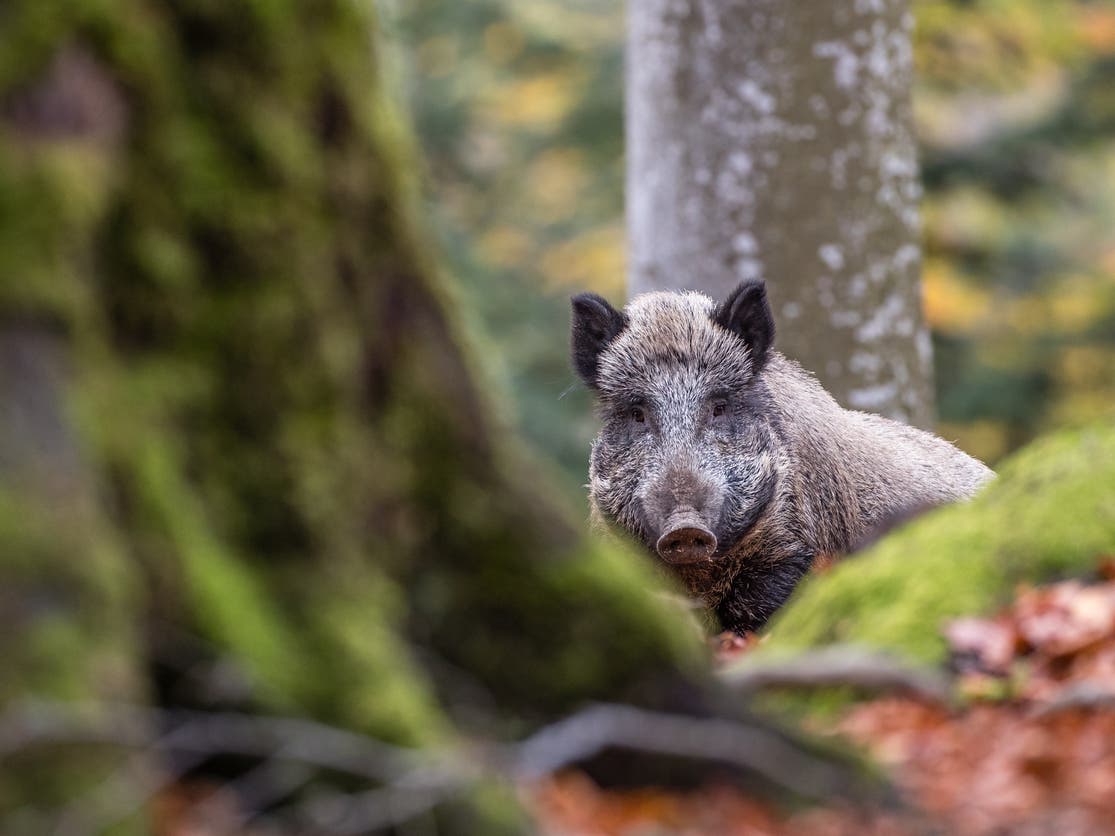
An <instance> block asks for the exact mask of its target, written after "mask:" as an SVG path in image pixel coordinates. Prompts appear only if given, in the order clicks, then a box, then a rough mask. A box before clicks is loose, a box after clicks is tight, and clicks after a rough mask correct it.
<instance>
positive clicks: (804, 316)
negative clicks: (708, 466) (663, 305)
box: [627, 0, 933, 427]
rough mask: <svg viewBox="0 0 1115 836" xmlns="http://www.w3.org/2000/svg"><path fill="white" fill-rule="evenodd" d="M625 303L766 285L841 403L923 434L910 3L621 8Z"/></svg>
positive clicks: (724, 0)
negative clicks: (624, 28)
mask: <svg viewBox="0 0 1115 836" xmlns="http://www.w3.org/2000/svg"><path fill="white" fill-rule="evenodd" d="M628 16H629V24H628V26H629V30H628V31H629V36H628V45H627V46H628V49H627V68H628V69H627V148H628V157H627V205H628V233H629V235H628V237H629V239H630V249H631V254H630V259H629V264H630V267H629V271H628V287H629V289H630V291H631V292H632V293H642V292H644V291H647V290H664V289H676V288H689V289H694V290H701V291H704V292H706V293H708V294H709V295H711V296H714V297H717V298H723V297H724V296H725V295H726V294H727V293H728V292H729V291H730V290H731V289H732V288H734V287H735V286H736V285H737V284H738V283H739V282H740V281H742V280H745V279H752V278H762V279H765V280H766V281H767V282H768V284H769V287H770V296H771V301H772V305H773V307H774V314H775V318H776V319H777V321H778V324H779V334H778V345H779V348H780V349H781V350H782V351H784V352H785V353H786V354H787V355H789V356H790V357H792V358H794V359H796V360H798V361H800V362H801V363H802V365H804V366H805V367H806V368H807V369H809V370H811V371H813V372H815V373H816V374H817V376H818V378H819V379H820V381H821V382H822V383H823V384H824V385H825V387H826V388H827V389H829V391H831V392H832V393H833V394H834V395H835V396H836V398H837V400H839V401H840V403H841V404H843V405H844V406H847V407H851V408H853V409H864V410H868V411H871V412H877V413H880V414H883V415H887V416H890V417H894V418H898V419H900V420H904V421H907V422H909V423H912V424H915V425H917V426H922V427H926V426H929V425H930V424H931V423H932V417H933V403H932V385H931V377H930V375H931V352H930V342H929V331H928V327H927V325H926V324H925V321H924V318H923V316H922V311H921V296H920V278H919V271H920V255H919V253H920V251H919V245H918V237H919V230H918V210H917V202H918V198H919V196H920V186H919V182H918V168H917V160H916V155H915V145H914V135H913V117H912V113H911V109H910V86H911V81H912V76H913V59H912V47H911V43H910V32H911V29H912V27H913V15H912V13H911V11H910V4H909V3H908V2H907V0H879V2H871V3H865V2H860V0H833V1H832V2H825V3H786V2H780V0H702V2H696V0H690V2H680V3H679V2H674V0H646V2H639V3H632V4H631V5H630V7H629V9H628Z"/></svg>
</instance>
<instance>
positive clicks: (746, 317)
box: [712, 279, 774, 374]
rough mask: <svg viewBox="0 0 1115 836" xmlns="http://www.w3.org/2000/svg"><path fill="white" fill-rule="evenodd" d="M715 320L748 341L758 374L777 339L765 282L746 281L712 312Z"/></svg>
mask: <svg viewBox="0 0 1115 836" xmlns="http://www.w3.org/2000/svg"><path fill="white" fill-rule="evenodd" d="M712 321H713V322H715V323H716V324H717V325H719V326H720V327H721V328H724V329H726V330H728V331H731V332H732V333H733V334H735V335H736V336H738V337H740V338H741V339H742V340H743V341H744V342H745V343H747V348H748V350H749V351H750V354H751V368H752V371H754V372H755V373H756V374H758V373H759V371H760V370H761V369H762V368H763V366H764V365H766V362H767V353H768V352H769V351H770V347H771V344H772V343H773V342H774V315H773V314H772V313H771V312H770V302H768V301H767V288H766V285H765V284H763V282H762V281H760V280H758V279H751V280H749V281H746V282H743V283H742V284H741V285H740V286H739V287H737V288H736V289H735V290H733V291H732V292H731V293H730V294H728V298H727V299H725V300H724V304H723V305H721V306H720V307H719V308H717V309H716V310H715V311H714V312H713V314H712Z"/></svg>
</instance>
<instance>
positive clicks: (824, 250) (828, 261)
mask: <svg viewBox="0 0 1115 836" xmlns="http://www.w3.org/2000/svg"><path fill="white" fill-rule="evenodd" d="M817 255H818V256H820V258H821V261H823V262H824V263H825V266H826V267H828V268H829V269H830V270H839V269H840V268H841V267H843V266H844V250H843V249H842V248H841V247H840V245H839V244H822V245H821V247H820V249H818V250H817Z"/></svg>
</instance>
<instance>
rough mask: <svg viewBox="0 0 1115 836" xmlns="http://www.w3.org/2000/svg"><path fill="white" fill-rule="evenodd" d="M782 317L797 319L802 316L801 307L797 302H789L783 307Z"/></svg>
mask: <svg viewBox="0 0 1115 836" xmlns="http://www.w3.org/2000/svg"><path fill="white" fill-rule="evenodd" d="M782 316H783V317H785V318H786V319H797V318H798V317H799V316H801V305H799V304H798V303H797V302H787V303H786V304H785V305H783V306H782Z"/></svg>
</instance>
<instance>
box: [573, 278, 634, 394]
mask: <svg viewBox="0 0 1115 836" xmlns="http://www.w3.org/2000/svg"><path fill="white" fill-rule="evenodd" d="M572 302H573V333H572V340H571V342H572V349H573V367H574V368H575V369H576V370H577V374H579V375H580V376H581V380H583V381H584V382H585V383H586V384H587V385H588V386H591V387H592V388H594V389H595V388H596V366H597V362H598V360H599V358H600V352H601V351H603V350H604V349H605V347H607V345H608V343H610V342H611V341H612V340H614V339H615V338H616V337H618V336H619V333H620V332H621V331H622V330H623V329H624V328H626V327H627V316H626V315H625V314H624V313H623V312H622V311H617V310H616V309H615V308H613V307H612V306H611V305H609V304H608V302H607V300H606V299H604V298H602V297H600V296H597V295H596V294H595V293H578V294H577V295H576V296H574V297H573V299H572Z"/></svg>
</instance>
